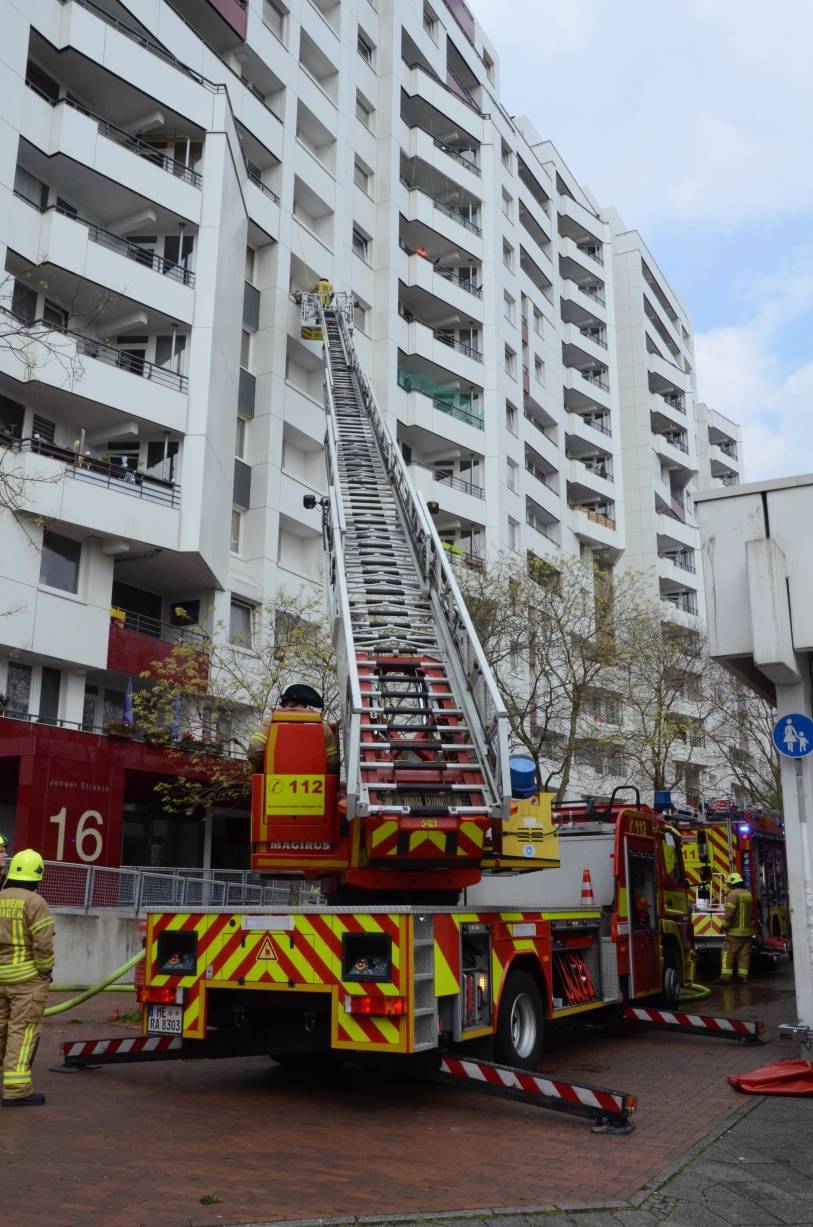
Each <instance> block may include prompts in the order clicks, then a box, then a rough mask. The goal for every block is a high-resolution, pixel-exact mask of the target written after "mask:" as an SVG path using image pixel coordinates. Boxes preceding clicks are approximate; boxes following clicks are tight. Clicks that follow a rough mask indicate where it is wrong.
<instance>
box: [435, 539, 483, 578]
mask: <svg viewBox="0 0 813 1227" xmlns="http://www.w3.org/2000/svg"><path fill="white" fill-rule="evenodd" d="M442 544H443V548H444V550H445V551H446V557H447V558H448V559H449V562H450V563H451V564H452V566H453V567H467V568H468V569H469V570H470V571H482V570H483V567H484V566H485V559H484V558H483V557H481V555H480V554H475V553H474V552H473V550H464V549H463V548H462V547H461V546H459V545H452V544H451V543H450V542H448V541H444V542H443V543H442Z"/></svg>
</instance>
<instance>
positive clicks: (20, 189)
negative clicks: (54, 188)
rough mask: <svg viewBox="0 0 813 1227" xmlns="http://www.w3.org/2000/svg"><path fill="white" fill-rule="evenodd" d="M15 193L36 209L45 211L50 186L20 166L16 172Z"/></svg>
mask: <svg viewBox="0 0 813 1227" xmlns="http://www.w3.org/2000/svg"><path fill="white" fill-rule="evenodd" d="M14 191H15V194H16V195H17V196H21V197H22V198H23V200H26V201H27V202H28V203H29V204H30V205H33V206H34V208H35V209H44V208H45V206H46V205H47V203H48V186H47V184H45V183H43V182H42V180H41V179H37V177H36V176H35V175H32V174H31V172H30V171H27V170H26V169H25V167H23V166H18V167H17V169H16V170H15V172H14Z"/></svg>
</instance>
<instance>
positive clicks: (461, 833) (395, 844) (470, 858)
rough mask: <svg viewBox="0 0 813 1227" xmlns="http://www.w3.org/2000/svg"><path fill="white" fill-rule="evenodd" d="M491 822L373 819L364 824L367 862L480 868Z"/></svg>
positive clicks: (441, 818)
mask: <svg viewBox="0 0 813 1227" xmlns="http://www.w3.org/2000/svg"><path fill="white" fill-rule="evenodd" d="M487 828H488V819H486V818H472V819H465V820H463V819H460V818H457V817H454V816H449V817H439V818H413V817H409V816H407V817H404V818H401V819H391V818H379V819H375V818H371V819H365V822H364V839H365V852H366V862H367V863H368V864H370V865H392V863H393V861H396V860H397V861H400V862H408V863H409V864H410V866H414V865H415V864H417V863H422V864H424V865H426V864H438V863H439V862H449V861H451V862H453V863H454V864H455V865H456V866H462V865H463V864H464V863H468V862H472V863H474V864H479V863H480V861H481V859H482V855H483V847H484V845H485V836H486V830H487Z"/></svg>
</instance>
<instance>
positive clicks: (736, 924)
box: [0, 886, 754, 937]
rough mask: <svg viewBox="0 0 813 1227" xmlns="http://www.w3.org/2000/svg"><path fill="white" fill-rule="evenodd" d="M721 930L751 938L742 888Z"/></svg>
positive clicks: (733, 895)
mask: <svg viewBox="0 0 813 1227" xmlns="http://www.w3.org/2000/svg"><path fill="white" fill-rule="evenodd" d="M0 897H1V896H0ZM723 929H724V930H725V932H726V934H727V935H728V936H729V937H752V936H753V932H754V903H753V900H752V898H751V892H750V890H746V889H745V887H744V886H735V887H734V889H733V890H730V891H729V892H728V894H727V895H726V899H725V916H724V917H723Z"/></svg>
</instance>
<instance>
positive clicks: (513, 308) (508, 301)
mask: <svg viewBox="0 0 813 1227" xmlns="http://www.w3.org/2000/svg"><path fill="white" fill-rule="evenodd" d="M502 298H503V314H504V316H505V318H506V319H507V320H508V322H509V324H513V323H514V320H515V319H516V314H517V303H516V299H514V298H512V297H511V295H510V294H509V293H508V291H507V290H503V295H502Z"/></svg>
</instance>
